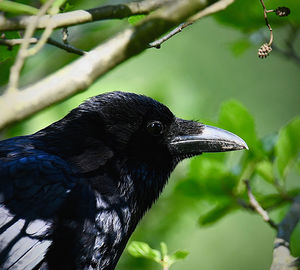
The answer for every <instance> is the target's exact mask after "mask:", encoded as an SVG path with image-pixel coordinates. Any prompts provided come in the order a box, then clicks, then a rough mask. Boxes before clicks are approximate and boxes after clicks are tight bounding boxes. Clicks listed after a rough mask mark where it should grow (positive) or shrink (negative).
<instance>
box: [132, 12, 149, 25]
mask: <svg viewBox="0 0 300 270" xmlns="http://www.w3.org/2000/svg"><path fill="white" fill-rule="evenodd" d="M145 16H146V15H143V14H141V15H133V16H130V17H129V18H128V22H129V23H130V24H131V25H135V24H137V23H138V22H139V21H141V20H142V19H144V18H145Z"/></svg>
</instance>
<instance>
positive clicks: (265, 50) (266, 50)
mask: <svg viewBox="0 0 300 270" xmlns="http://www.w3.org/2000/svg"><path fill="white" fill-rule="evenodd" d="M271 51H272V47H271V46H270V45H269V44H268V43H265V44H263V45H262V46H261V47H260V48H259V49H258V57H259V58H266V57H267V56H268V55H269V54H270V52H271Z"/></svg>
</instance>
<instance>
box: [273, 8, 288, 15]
mask: <svg viewBox="0 0 300 270" xmlns="http://www.w3.org/2000/svg"><path fill="white" fill-rule="evenodd" d="M274 12H275V13H276V15H277V16H279V17H285V16H288V15H289V14H290V13H291V10H290V9H289V8H287V7H278V8H276V9H275V10H274Z"/></svg>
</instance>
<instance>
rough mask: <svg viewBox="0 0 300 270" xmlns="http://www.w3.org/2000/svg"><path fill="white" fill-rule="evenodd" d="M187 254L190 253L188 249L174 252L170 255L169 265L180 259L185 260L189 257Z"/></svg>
mask: <svg viewBox="0 0 300 270" xmlns="http://www.w3.org/2000/svg"><path fill="white" fill-rule="evenodd" d="M187 255H189V252H188V251H185V250H178V251H176V252H175V253H174V254H172V255H171V256H169V258H168V262H167V264H168V265H169V266H171V265H172V264H173V263H175V262H177V261H179V260H184V259H185V258H186V257H187Z"/></svg>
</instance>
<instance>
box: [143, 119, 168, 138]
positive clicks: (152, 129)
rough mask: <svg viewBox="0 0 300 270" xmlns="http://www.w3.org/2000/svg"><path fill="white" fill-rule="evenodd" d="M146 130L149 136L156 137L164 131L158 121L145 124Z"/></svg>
mask: <svg viewBox="0 0 300 270" xmlns="http://www.w3.org/2000/svg"><path fill="white" fill-rule="evenodd" d="M147 130H148V132H149V133H151V135H153V136H158V135H161V134H162V133H163V131H164V126H163V124H162V123H161V122H159V121H151V122H149V123H148V124H147Z"/></svg>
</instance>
